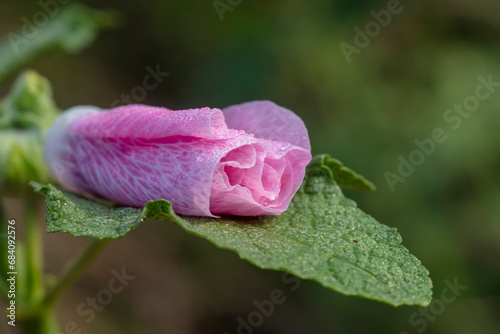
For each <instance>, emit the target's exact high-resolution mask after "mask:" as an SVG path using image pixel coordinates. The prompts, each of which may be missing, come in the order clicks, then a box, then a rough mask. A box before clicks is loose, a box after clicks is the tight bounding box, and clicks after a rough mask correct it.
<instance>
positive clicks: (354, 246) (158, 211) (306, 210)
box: [32, 156, 432, 306]
mask: <svg viewBox="0 0 500 334" xmlns="http://www.w3.org/2000/svg"><path fill="white" fill-rule="evenodd" d="M332 160H333V159H331V158H329V157H328V156H320V157H317V158H315V159H314V160H313V162H312V163H311V164H310V165H309V167H308V170H307V175H306V179H305V180H304V182H303V184H302V187H301V189H300V190H299V191H298V193H297V194H296V195H295V197H294V199H293V201H292V203H291V204H290V207H289V209H288V210H287V211H286V212H284V213H283V214H281V215H280V216H261V217H246V218H242V217H223V218H222V219H211V218H202V217H181V216H178V215H175V214H174V212H173V211H172V208H171V206H170V203H169V202H167V201H165V200H156V201H151V202H149V203H148V204H147V205H146V207H145V208H143V209H140V208H124V207H108V206H106V205H103V204H99V203H96V202H93V201H91V200H88V199H84V198H81V197H79V196H77V195H74V194H71V193H68V192H64V191H60V190H58V189H56V188H55V187H53V186H51V185H48V186H43V185H40V184H36V183H32V185H33V187H34V188H35V189H36V190H37V191H38V192H41V193H43V194H45V196H46V202H47V209H48V211H47V217H46V220H47V226H48V231H49V232H57V231H64V232H69V233H71V234H73V235H75V236H92V237H95V238H119V237H121V236H123V235H125V234H126V233H127V232H129V231H130V230H131V229H133V228H134V227H135V226H136V225H137V224H139V223H140V222H141V221H143V220H163V221H167V222H176V223H178V224H179V225H181V226H182V227H183V228H185V229H186V230H187V231H189V232H192V233H194V234H196V235H198V236H201V237H203V238H205V239H207V240H209V241H210V242H212V243H214V244H215V245H217V246H219V247H221V248H226V249H230V250H233V251H235V252H236V253H238V255H239V256H240V257H241V258H243V259H246V260H248V261H249V262H251V263H253V264H255V265H257V266H258V267H260V268H264V269H275V270H283V271H286V272H290V273H292V274H294V275H296V276H298V277H300V278H303V279H311V280H315V281H317V282H319V283H321V284H322V285H324V286H325V287H328V288H331V289H333V290H336V291H338V292H341V293H343V294H347V295H356V296H360V297H365V298H369V299H374V300H379V301H382V302H386V303H389V304H392V305H396V306H397V305H402V304H410V305H412V304H418V305H422V306H425V305H428V304H429V302H430V300H431V294H432V291H431V288H432V282H431V281H430V279H429V277H428V274H429V273H428V271H427V270H426V269H425V268H424V267H423V266H422V265H421V263H420V261H419V260H418V259H417V258H415V257H414V256H413V255H411V254H410V253H409V252H408V250H407V249H406V248H405V247H403V246H402V245H401V244H400V243H401V237H400V235H399V234H398V233H397V231H396V229H394V228H390V227H387V226H385V225H382V224H380V223H378V222H377V221H376V220H375V219H373V218H372V217H371V216H369V215H367V214H365V213H363V212H362V211H361V210H360V209H359V208H357V207H356V204H355V203H354V202H353V201H351V200H349V199H347V198H345V197H344V195H343V194H342V192H341V190H340V188H339V186H338V185H337V184H336V182H335V181H334V180H333V178H332V175H336V172H335V171H334V170H332V168H335V167H331V166H336V165H337V166H338V163H336V161H333V162H332ZM342 173H343V174H342ZM345 173H346V172H345V171H344V172H341V174H340V175H346V174H345ZM347 173H349V172H347ZM354 179H355V177H354ZM347 180H349V178H347ZM345 182H351V181H345ZM345 182H344V183H345ZM356 182H359V181H356ZM356 182H353V183H354V184H356Z"/></svg>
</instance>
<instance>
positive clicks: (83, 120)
mask: <svg viewBox="0 0 500 334" xmlns="http://www.w3.org/2000/svg"><path fill="white" fill-rule="evenodd" d="M310 149H311V148H310V144H309V137H308V135H307V129H306V127H305V125H304V123H303V122H302V120H301V119H300V118H299V117H298V116H297V115H295V114H294V113H293V112H291V111H290V110H288V109H285V108H282V107H280V106H278V105H276V104H274V103H272V102H269V101H255V102H248V103H244V104H241V105H236V106H231V107H228V108H226V109H224V111H221V110H219V109H211V108H200V109H189V110H176V111H174V110H169V109H166V108H158V107H151V106H145V105H129V106H123V107H117V108H114V109H110V110H100V109H99V108H97V107H91V106H79V107H73V108H71V109H69V110H67V111H66V112H64V113H62V114H61V115H60V116H59V117H58V118H57V119H56V121H55V122H54V124H53V125H52V127H51V128H50V129H49V131H48V133H47V136H46V140H45V144H44V152H43V153H44V159H45V161H46V163H47V164H48V165H49V167H50V169H51V172H52V175H53V176H54V177H55V178H56V179H57V180H58V181H59V182H60V183H61V184H62V186H64V187H65V188H67V189H70V190H72V191H75V192H78V193H81V194H86V195H93V196H100V197H103V198H106V199H109V200H111V201H114V202H116V203H118V204H122V205H130V206H144V205H145V204H146V203H147V202H148V201H150V200H155V199H166V200H168V201H170V202H171V203H172V206H173V209H174V211H175V212H176V213H178V214H183V215H195V216H210V217H216V216H215V215H219V214H231V215H240V216H256V215H278V214H280V213H282V212H283V211H285V210H286V209H287V207H288V205H289V203H290V201H291V199H292V197H293V195H294V194H295V192H296V191H297V190H298V188H299V186H300V184H301V183H302V180H303V178H304V174H305V167H306V165H307V164H308V163H309V161H310V160H311V153H310Z"/></svg>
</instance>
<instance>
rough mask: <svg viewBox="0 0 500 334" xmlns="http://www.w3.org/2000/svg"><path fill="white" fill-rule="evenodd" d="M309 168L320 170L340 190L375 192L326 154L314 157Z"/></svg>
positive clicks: (371, 186)
mask: <svg viewBox="0 0 500 334" xmlns="http://www.w3.org/2000/svg"><path fill="white" fill-rule="evenodd" d="M310 166H311V167H312V166H314V168H316V169H321V170H322V171H323V172H324V173H326V174H328V176H329V177H330V180H334V181H335V182H336V183H337V184H338V186H339V187H341V188H350V189H359V190H375V189H376V188H375V185H374V184H373V183H371V182H370V181H368V180H367V179H365V178H364V177H363V176H361V175H359V174H357V173H356V172H354V171H353V170H351V169H349V168H347V167H345V166H344V165H343V164H342V163H341V162H340V161H338V160H337V159H334V158H332V157H330V156H329V155H327V154H321V155H318V156H316V157H314V159H313V161H312V162H311V164H310Z"/></svg>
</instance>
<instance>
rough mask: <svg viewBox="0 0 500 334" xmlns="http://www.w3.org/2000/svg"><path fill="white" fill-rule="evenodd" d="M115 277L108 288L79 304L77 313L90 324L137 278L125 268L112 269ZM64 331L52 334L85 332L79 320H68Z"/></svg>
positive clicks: (79, 333) (78, 333)
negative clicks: (119, 269) (97, 314)
mask: <svg viewBox="0 0 500 334" xmlns="http://www.w3.org/2000/svg"><path fill="white" fill-rule="evenodd" d="M111 274H112V275H113V278H111V279H110V280H109V282H108V285H107V287H106V288H104V289H101V290H99V291H98V292H97V294H96V295H95V296H91V297H87V299H86V300H85V301H84V302H81V303H80V304H78V306H77V307H76V309H75V312H76V315H78V316H79V317H80V318H81V321H83V322H84V323H86V324H90V323H91V322H92V321H94V319H95V318H96V313H100V312H102V311H103V310H104V307H105V306H107V305H109V304H111V302H112V301H113V299H114V296H115V295H117V294H119V293H121V292H123V290H124V289H125V287H127V286H128V285H129V283H130V282H131V281H133V280H134V279H135V276H132V275H129V274H127V273H126V270H125V268H122V269H121V271H120V272H119V271H117V270H115V269H113V270H111ZM62 330H63V332H58V333H55V332H52V333H50V334H81V333H83V331H82V328H81V326H80V325H79V323H78V322H77V321H74V320H72V321H68V322H67V323H66V324H64V327H63V328H62Z"/></svg>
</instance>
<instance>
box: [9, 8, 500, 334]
mask: <svg viewBox="0 0 500 334" xmlns="http://www.w3.org/2000/svg"><path fill="white" fill-rule="evenodd" d="M222 2H224V3H226V4H229V2H228V1H222ZM236 2H237V1H233V2H232V3H233V4H234V3H236ZM85 4H86V5H87V6H89V7H91V8H95V9H111V10H113V11H115V12H116V15H117V16H116V17H117V21H116V23H115V25H114V28H113V29H109V30H105V31H103V32H101V33H100V34H99V35H98V37H97V38H96V40H95V41H94V42H93V44H92V45H90V46H89V47H87V48H85V49H83V50H81V51H80V52H79V53H67V52H65V51H64V50H62V49H61V48H58V47H54V48H50V49H47V50H45V51H44V52H43V53H42V54H41V55H39V56H38V57H36V58H35V59H33V61H31V62H30V63H29V64H27V65H23V67H22V68H20V69H19V71H17V72H14V73H12V74H11V75H10V76H9V77H8V80H6V81H4V82H3V83H2V86H1V87H0V96H3V95H5V94H6V93H7V92H8V90H9V87H10V85H11V83H12V82H13V80H14V79H15V77H16V76H17V74H19V73H20V70H21V69H25V68H32V69H35V70H36V71H38V72H39V73H40V74H42V75H44V76H45V77H47V78H48V79H49V80H50V82H51V83H52V85H53V90H54V96H55V100H56V101H57V104H58V106H59V107H60V108H61V109H65V108H68V107H70V106H73V105H78V104H92V105H97V106H101V107H110V106H111V105H112V104H113V102H114V101H115V100H116V99H120V97H121V95H122V94H130V93H131V91H132V90H133V89H134V87H136V86H138V85H139V86H140V85H142V80H143V78H144V76H145V75H146V74H147V70H146V67H147V66H150V67H152V68H156V67H157V66H159V68H160V69H161V70H162V71H165V72H169V76H168V77H166V78H165V80H164V81H163V82H162V83H160V84H159V85H158V87H157V88H156V89H154V90H152V91H148V92H147V96H146V97H145V98H144V99H143V100H140V101H138V100H137V101H136V102H140V103H146V104H151V105H159V106H166V107H169V108H171V109H176V108H194V107H203V106H210V107H225V106H228V105H231V104H234V103H240V102H243V101H249V100H259V99H269V100H272V101H275V102H276V103H278V104H280V105H283V106H286V107H288V108H289V109H291V110H293V111H295V112H296V113H297V114H299V115H300V116H301V117H302V118H303V120H304V121H305V123H306V124H307V126H308V128H309V130H310V137H311V142H312V147H313V153H314V154H319V153H328V154H330V155H332V156H333V157H336V158H338V159H339V160H341V161H342V162H344V163H345V164H346V165H347V166H349V167H351V168H353V169H354V170H356V171H358V172H360V173H361V174H363V175H365V176H366V177H367V178H368V179H370V180H372V181H373V182H374V183H375V184H376V185H377V187H378V190H377V191H376V193H365V192H354V191H347V195H348V196H350V197H351V198H353V199H355V200H356V201H357V202H358V204H359V206H360V207H361V208H362V209H363V210H364V211H366V212H369V213H370V214H371V215H373V216H374V217H375V218H376V219H377V220H379V221H380V222H382V223H384V224H386V225H389V226H393V227H396V228H397V229H398V230H399V232H400V233H401V235H402V237H403V244H404V245H405V246H406V247H407V248H408V249H409V250H410V252H412V253H413V254H414V255H415V256H417V257H418V258H419V259H420V260H421V261H422V262H423V264H424V265H425V266H426V267H427V268H428V269H429V271H430V273H431V278H432V280H433V282H434V297H435V298H438V299H439V298H440V296H441V292H442V291H443V289H444V288H445V287H446V285H445V283H444V282H445V280H448V281H451V282H453V280H455V279H456V280H458V282H459V283H460V284H461V285H465V286H467V288H466V289H465V291H463V292H462V293H461V294H460V295H459V296H458V297H457V298H456V300H455V301H454V302H452V303H449V304H446V305H445V308H444V310H439V312H437V313H438V314H435V315H433V313H432V312H431V313H429V314H430V315H431V316H429V317H428V318H427V320H426V321H424V323H425V325H426V326H425V327H424V325H423V323H422V322H421V321H419V319H426V318H425V317H424V316H422V315H420V312H424V311H425V310H421V308H419V307H412V306H403V307H399V308H394V307H391V306H388V305H385V304H381V303H377V302H374V301H368V300H364V299H360V298H356V297H346V296H343V295H340V294H338V293H336V292H333V291H329V290H326V289H324V288H323V287H321V286H320V285H319V284H317V283H314V282H308V281H302V282H301V285H300V288H299V289H298V290H297V291H294V292H291V291H290V290H289V289H288V286H287V285H286V284H284V283H283V282H282V280H281V273H279V272H273V271H265V270H261V269H258V268H256V267H254V266H252V265H250V264H249V263H247V262H245V261H243V260H240V259H239V258H238V256H237V255H235V254H233V253H231V252H229V251H225V250H220V249H217V248H216V247H214V246H212V245H211V244H209V243H208V242H206V241H204V240H202V239H200V238H198V237H195V236H192V235H188V234H187V233H185V232H184V231H183V230H182V229H181V228H179V227H177V226H174V225H168V224H165V223H159V222H149V223H145V224H142V225H141V226H140V227H139V228H137V229H136V230H135V231H134V232H133V233H130V234H129V235H128V236H126V237H125V238H123V239H121V240H118V241H115V242H113V243H111V244H110V245H109V246H108V247H107V249H106V250H105V251H104V253H103V254H102V256H101V257H100V258H99V259H98V260H97V261H96V262H95V264H94V265H93V266H92V267H91V268H90V270H89V271H88V272H87V273H86V274H84V276H83V277H82V278H81V279H80V280H79V281H78V283H77V285H76V286H75V287H74V288H73V289H71V291H70V292H69V293H68V294H67V296H66V297H65V298H64V299H63V300H62V302H61V304H60V307H59V308H58V312H59V314H60V318H61V323H62V324H65V323H66V322H68V321H76V322H77V323H78V324H79V325H80V327H81V329H82V333H108V334H114V333H120V334H129V333H130V334H132V333H169V334H170V333H172V334H194V333H196V334H202V333H203V334H204V333H207V334H209V333H221V334H223V333H225V332H227V333H230V334H232V333H237V330H236V329H237V325H238V322H237V317H239V316H242V317H243V318H246V317H247V316H248V315H249V313H251V312H252V311H254V310H255V306H254V305H253V302H254V301H255V300H257V301H262V300H264V299H269V295H270V293H271V291H272V290H274V289H281V290H283V291H285V293H286V298H287V299H286V302H285V303H284V304H282V305H279V306H277V308H276V311H275V312H274V313H273V314H272V316H271V317H269V318H267V319H265V321H264V324H263V325H262V326H261V327H259V328H255V329H254V333H256V334H257V333H262V334H263V333H287V334H299V333H394V334H399V333H428V334H433V333H440V334H448V333H450V334H451V333H453V334H458V333H474V334H476V333H481V334H490V333H491V334H494V333H500V318H499V317H498V315H499V314H500V261H499V259H500V242H499V240H500V221H499V220H500V206H499V204H500V173H499V170H500V155H499V149H500V131H499V126H500V113H499V107H500V87H499V88H498V91H495V92H493V93H492V94H491V96H490V97H489V98H488V99H487V100H485V101H481V103H480V105H479V107H478V108H477V110H475V111H473V112H472V113H471V115H470V117H468V118H466V119H463V123H462V124H461V126H460V127H459V128H458V129H456V130H453V129H451V128H450V126H449V124H446V123H445V122H444V120H443V114H444V113H445V111H446V110H447V109H448V108H450V107H452V106H453V105H454V104H455V103H463V101H464V99H465V98H466V97H468V96H470V95H473V94H474V91H475V88H476V86H477V85H478V84H479V82H478V79H477V78H478V76H483V77H485V78H486V77H488V76H489V75H492V78H493V80H494V81H497V82H498V81H500V61H499V55H500V43H499V36H500V3H499V2H498V1H497V0H476V1H466V0H453V1H452V0H439V1H410V0H404V1H402V2H401V6H402V8H403V9H402V11H401V12H400V13H399V14H396V15H393V16H392V18H391V22H390V23H389V24H388V25H387V26H386V27H383V28H382V29H381V31H380V33H379V34H377V35H376V36H375V37H373V38H370V42H369V44H368V45H367V46H366V47H364V48H361V49H360V52H359V53H355V54H352V56H351V61H350V62H348V61H347V60H346V58H345V56H344V54H343V53H342V50H341V48H340V44H341V43H342V42H345V43H349V44H351V45H354V37H355V34H356V32H355V30H354V28H355V27H359V28H360V29H364V27H365V25H366V24H367V23H368V22H370V21H373V20H374V19H373V17H372V15H371V11H375V12H378V11H380V10H383V9H386V8H387V6H388V1H378V0H377V1H375V0H373V1H369V0H353V1H327V0H311V1H298V0H288V1H257V0H253V1H250V0H243V1H241V3H240V4H238V5H235V6H233V5H230V6H231V7H232V11H226V12H225V13H224V14H223V18H224V19H223V20H221V19H220V16H219V15H218V13H217V11H216V10H215V8H214V3H213V2H212V1H211V0H207V1H182V0H169V1H153V0H143V1H140V2H124V1H97V0H95V1H86V2H85ZM64 6H66V5H64ZM64 6H62V7H64ZM62 7H61V8H62ZM40 10H41V7H40V4H38V3H37V2H34V1H30V2H28V1H13V0H2V3H1V4H0V35H1V36H6V35H7V34H8V33H9V32H16V31H18V30H19V29H21V28H22V26H23V21H22V18H23V17H27V18H28V19H30V18H31V17H32V15H33V14H35V13H36V12H39V11H40ZM35 38H36V37H35ZM437 127H441V128H443V129H445V130H446V133H447V135H448V139H447V140H446V141H445V142H444V143H442V144H439V145H437V148H436V150H435V152H434V153H433V154H432V155H430V156H428V157H426V159H425V162H424V163H423V164H422V165H421V166H418V167H416V168H415V171H414V172H413V174H412V175H411V176H409V177H408V178H406V181H405V182H404V183H397V184H396V185H395V190H394V191H392V190H391V189H390V187H389V185H388V183H387V181H386V177H385V176H384V174H385V173H386V172H387V171H389V172H392V173H397V168H398V165H399V161H398V157H399V156H400V155H402V156H403V157H405V158H408V156H409V154H410V153H411V152H412V151H413V150H415V149H416V148H417V147H416V144H415V140H417V139H418V140H423V139H425V138H429V137H430V136H431V132H432V131H433V129H435V128H437ZM3 201H4V202H5V203H7V204H8V207H9V208H10V209H11V210H12V212H11V215H16V214H17V212H20V211H21V208H20V207H19V206H18V204H17V200H16V199H15V198H14V197H11V198H4V199H3ZM87 241H88V240H86V239H85V238H74V237H71V236H69V235H65V234H62V233H57V234H51V235H48V234H46V235H45V240H44V244H45V258H46V267H47V270H48V271H49V272H53V273H56V272H58V271H59V270H60V268H61V267H62V266H63V265H64V263H65V262H66V261H67V260H68V259H69V258H70V257H71V256H72V255H74V254H75V253H77V252H78V250H79V249H81V247H82V246H83V245H84V244H85V243H86V242H87ZM123 267H125V268H126V271H127V273H130V274H132V275H134V276H135V277H136V278H135V279H134V280H133V281H132V282H131V283H130V284H129V285H128V286H127V287H126V288H125V289H124V291H123V292H122V293H120V294H118V295H115V296H114V300H113V302H112V303H111V304H109V305H108V306H106V307H105V309H104V310H103V311H102V312H99V313H97V315H96V318H95V320H94V321H92V322H91V323H89V324H86V323H85V322H84V321H83V318H82V317H80V316H79V315H77V314H76V311H75V309H76V308H77V306H78V305H79V304H80V303H81V302H84V301H85V300H86V298H87V297H95V296H96V294H97V293H98V291H99V290H101V289H103V288H105V287H106V286H107V284H108V282H109V280H110V279H111V277H112V274H111V271H112V270H113V269H116V270H121V268H123ZM427 311H429V310H427ZM415 312H417V316H415V315H413V320H411V317H412V314H414V313H415ZM416 321H419V322H418V324H416ZM0 331H2V332H6V331H7V328H6V326H5V324H4V321H1V323H0Z"/></svg>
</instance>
